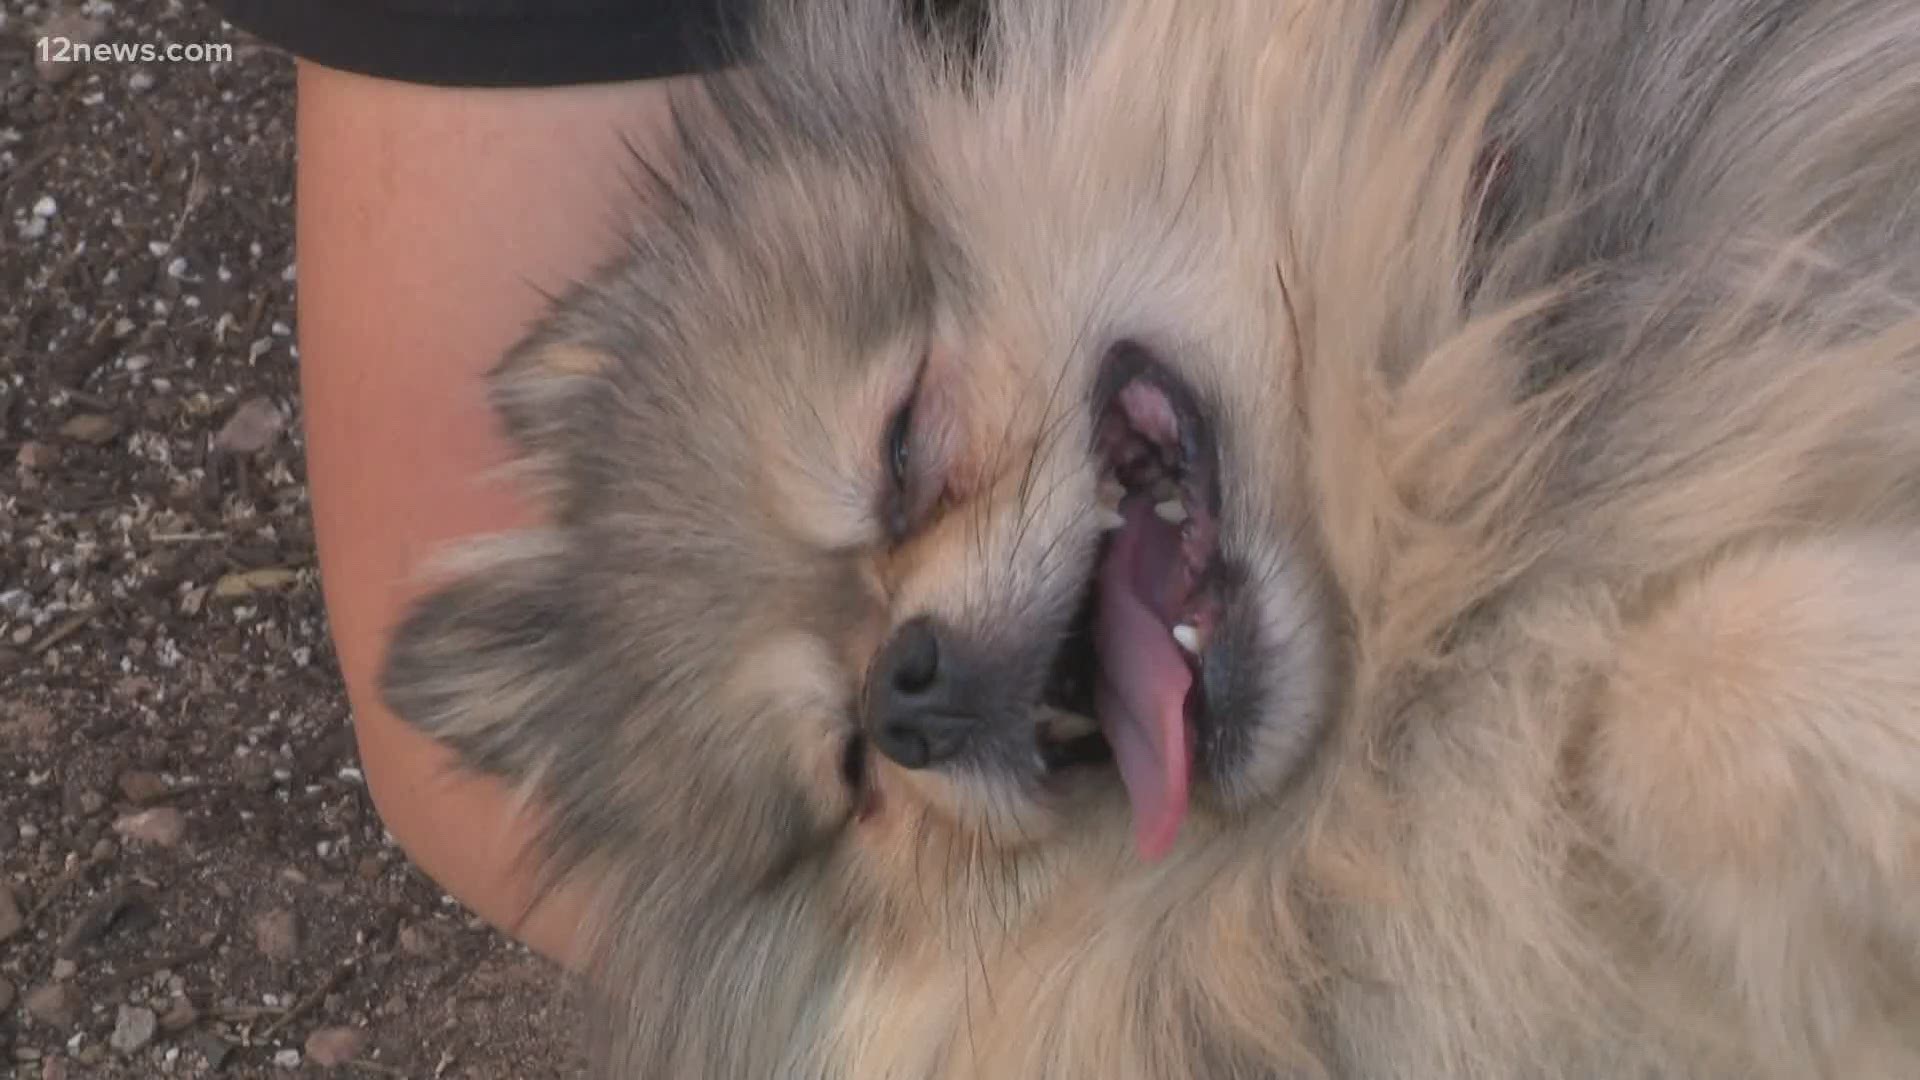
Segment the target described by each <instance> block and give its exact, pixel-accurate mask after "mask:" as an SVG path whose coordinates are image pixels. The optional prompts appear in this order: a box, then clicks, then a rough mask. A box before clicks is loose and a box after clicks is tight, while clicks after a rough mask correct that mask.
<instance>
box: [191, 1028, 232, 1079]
mask: <svg viewBox="0 0 1920 1080" xmlns="http://www.w3.org/2000/svg"><path fill="white" fill-rule="evenodd" d="M193 1048H194V1049H195V1050H198V1051H200V1056H201V1057H203V1058H206V1059H207V1068H209V1069H212V1070H215V1071H216V1072H217V1071H219V1069H220V1067H221V1066H222V1065H225V1064H226V1063H227V1058H229V1057H231V1056H232V1055H233V1044H232V1043H230V1042H228V1041H227V1040H225V1039H223V1038H221V1037H220V1036H218V1035H215V1034H214V1033H213V1032H211V1031H208V1032H202V1033H201V1035H200V1037H199V1038H197V1039H195V1040H193Z"/></svg>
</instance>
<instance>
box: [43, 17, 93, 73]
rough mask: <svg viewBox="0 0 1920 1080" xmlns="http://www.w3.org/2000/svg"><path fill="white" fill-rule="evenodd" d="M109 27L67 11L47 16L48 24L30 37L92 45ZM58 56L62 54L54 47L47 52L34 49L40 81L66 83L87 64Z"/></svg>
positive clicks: (44, 24)
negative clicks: (49, 17)
mask: <svg viewBox="0 0 1920 1080" xmlns="http://www.w3.org/2000/svg"><path fill="white" fill-rule="evenodd" d="M106 29H107V24H106V23H103V22H101V21H100V20H98V19H88V18H85V17H83V16H80V15H77V14H72V13H65V14H60V15H56V16H54V17H53V18H51V19H48V20H47V21H46V22H45V23H42V24H41V26H40V32H39V33H38V34H34V35H31V36H33V37H36V38H40V37H46V38H66V39H67V40H69V41H72V42H73V43H74V44H76V45H91V44H93V43H94V42H96V41H99V40H100V35H101V34H103V33H105V32H106ZM58 56H59V54H57V53H55V52H54V51H53V50H52V49H49V50H47V51H46V52H45V53H44V54H42V53H41V51H40V50H38V49H36V50H34V57H33V67H34V70H35V71H36V72H38V73H39V75H40V78H41V80H42V81H44V82H46V83H47V84H49V85H56V84H58V83H62V82H65V81H66V80H67V78H68V77H69V76H71V75H73V74H74V73H75V72H77V71H79V70H80V69H81V68H82V67H84V66H85V65H84V64H81V63H79V62H78V61H74V60H66V61H62V60H60V59H59V58H58Z"/></svg>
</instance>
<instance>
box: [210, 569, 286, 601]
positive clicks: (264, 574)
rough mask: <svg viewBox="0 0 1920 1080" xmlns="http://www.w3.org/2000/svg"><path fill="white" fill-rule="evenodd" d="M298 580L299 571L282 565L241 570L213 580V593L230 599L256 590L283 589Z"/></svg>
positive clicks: (249, 594) (248, 594)
mask: <svg viewBox="0 0 1920 1080" xmlns="http://www.w3.org/2000/svg"><path fill="white" fill-rule="evenodd" d="M298 580H300V574H299V572H298V571H295V570H291V569H288V568H287V567H284V566H268V567H263V568H261V569H259V570H242V571H239V572H238V573H232V574H228V575H226V576H225V577H223V578H221V579H220V580H219V581H216V582H214V583H213V595H215V596H217V597H220V598H221V599H223V600H231V599H233V598H235V597H239V596H251V595H253V594H254V593H257V592H267V591H270V590H273V589H284V588H286V587H287V586H289V585H292V584H293V583H294V582H296V581H298Z"/></svg>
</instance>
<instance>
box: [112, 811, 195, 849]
mask: <svg viewBox="0 0 1920 1080" xmlns="http://www.w3.org/2000/svg"><path fill="white" fill-rule="evenodd" d="M113 831H114V832H117V833H119V834H120V835H121V836H124V837H126V838H127V839H129V840H138V841H140V842H141V843H146V844H156V845H158V846H160V847H174V846H175V845H177V844H179V843H180V841H181V840H182V839H184V838H185V837H186V835H187V818H186V815H184V814H182V813H181V812H180V811H178V810H175V809H174V808H173V807H171V806H156V807H154V808H153V809H151V810H142V811H139V812H138V813H133V814H127V815H126V816H124V817H122V818H120V819H119V820H117V821H115V822H114V823H113Z"/></svg>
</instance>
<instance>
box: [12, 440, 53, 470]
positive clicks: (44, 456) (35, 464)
mask: <svg viewBox="0 0 1920 1080" xmlns="http://www.w3.org/2000/svg"><path fill="white" fill-rule="evenodd" d="M13 460H14V461H15V462H17V463H18V464H19V465H20V467H21V468H23V469H50V468H52V467H53V466H55V465H58V464H59V463H60V448H59V447H57V446H48V445H47V444H46V443H43V442H35V441H33V440H32V439H28V440H27V441H26V442H23V443H21V444H20V449H18V450H16V451H14V454H13Z"/></svg>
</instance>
